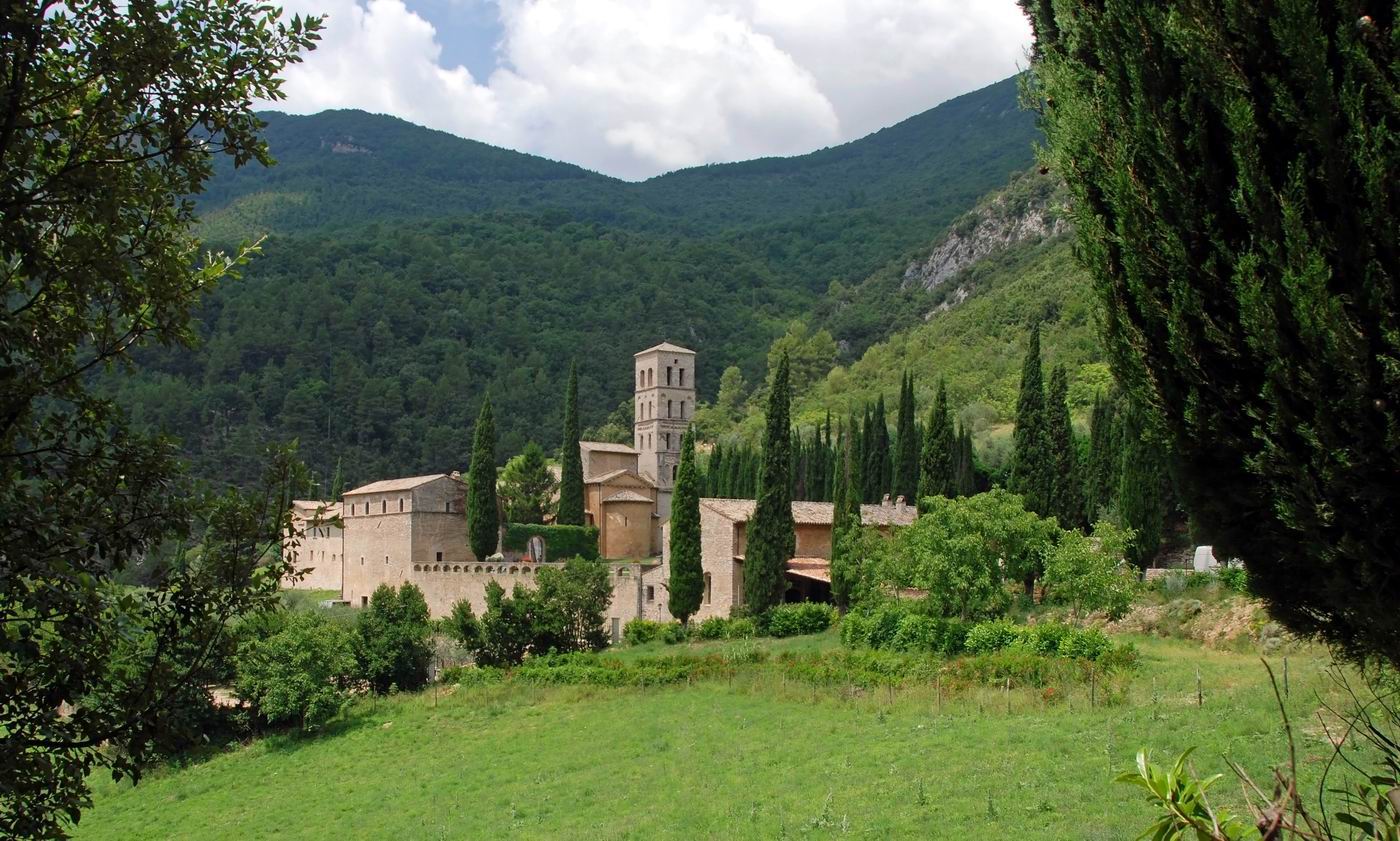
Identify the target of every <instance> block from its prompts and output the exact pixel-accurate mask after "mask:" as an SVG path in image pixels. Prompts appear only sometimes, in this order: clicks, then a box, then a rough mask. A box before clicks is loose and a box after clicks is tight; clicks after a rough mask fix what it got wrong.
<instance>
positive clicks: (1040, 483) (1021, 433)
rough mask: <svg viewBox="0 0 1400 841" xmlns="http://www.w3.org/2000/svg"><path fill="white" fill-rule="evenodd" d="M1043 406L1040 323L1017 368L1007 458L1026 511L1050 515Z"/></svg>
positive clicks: (1050, 468)
mask: <svg viewBox="0 0 1400 841" xmlns="http://www.w3.org/2000/svg"><path fill="white" fill-rule="evenodd" d="M1046 415H1047V413H1046V408H1045V383H1044V372H1043V370H1042V368H1041V365H1040V325H1039V324H1036V326H1035V327H1033V328H1031V337H1030V342H1029V343H1028V345H1027V346H1026V361H1025V364H1024V365H1023V366H1022V368H1021V394H1020V397H1019V398H1018V399H1017V401H1016V431H1015V434H1014V444H1015V450H1014V452H1013V454H1012V457H1011V484H1010V488H1011V490H1012V491H1013V492H1015V493H1017V494H1019V495H1020V496H1021V499H1022V500H1023V501H1024V502H1025V505H1026V509H1027V510H1028V511H1034V512H1035V513H1037V514H1041V515H1049V514H1051V513H1052V512H1051V510H1050V507H1051V498H1052V496H1053V493H1054V491H1053V484H1054V470H1055V462H1054V454H1053V453H1052V451H1051V445H1050V429H1049V422H1048V419H1047V416H1046Z"/></svg>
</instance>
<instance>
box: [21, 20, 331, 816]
mask: <svg viewBox="0 0 1400 841" xmlns="http://www.w3.org/2000/svg"><path fill="white" fill-rule="evenodd" d="M3 21H4V23H3V32H4V35H3V37H0V68H3V70H0V76H3V78H4V80H5V81H4V82H3V83H0V87H3V94H0V96H3V101H4V108H3V114H4V116H3V125H4V127H3V129H0V208H3V210H0V266H3V267H4V268H3V270H0V418H3V421H0V464H3V469H0V627H3V629H4V630H3V632H0V663H3V666H0V836H3V837H5V838H32V837H44V838H53V837H62V836H63V835H64V834H66V833H67V831H68V828H69V827H70V826H71V825H72V824H73V823H75V822H77V821H78V819H79V817H80V815H81V812H82V809H83V808H85V807H86V806H87V805H88V804H89V802H90V798H89V795H88V782H87V781H88V780H89V779H90V778H93V777H98V776H103V775H104V774H107V773H110V774H111V775H112V776H113V777H115V778H116V779H118V780H120V779H123V778H126V779H132V780H134V779H136V778H138V777H139V775H140V773H141V769H142V767H143V766H145V765H146V764H147V763H148V762H149V761H151V760H152V759H154V758H155V757H156V755H157V752H158V751H160V750H161V748H162V746H163V745H167V744H171V743H172V742H174V741H184V735H185V731H186V729H187V727H188V726H189V725H191V724H195V723H196V720H197V718H198V717H199V716H200V714H201V713H200V710H201V709H203V710H207V709H208V707H209V704H208V693H207V691H205V690H204V689H203V688H202V687H203V686H204V685H205V684H207V683H211V682H213V681H214V680H215V679H216V677H217V676H218V673H220V672H225V671H226V668H225V667H226V665H227V664H226V663H225V662H220V663H216V662H215V661H216V660H221V659H222V658H223V657H224V655H225V654H226V653H227V650H228V645H227V642H228V636H227V634H228V631H229V627H230V623H231V622H232V620H233V619H235V618H236V617H238V616H240V615H242V614H245V613H249V612H259V611H263V610H269V609H271V608H272V607H273V606H274V604H275V598H276V597H275V593H274V590H275V587H276V582H277V580H278V579H279V578H280V577H281V576H282V575H283V574H284V573H285V572H286V571H287V569H288V567H287V564H286V563H285V561H284V559H283V558H281V557H279V556H280V553H279V552H278V551H277V550H276V546H277V542H278V538H279V534H280V532H281V530H282V529H283V528H284V527H285V526H286V525H287V522H286V521H285V519H284V517H283V510H282V508H283V507H285V504H286V501H287V494H288V493H291V492H295V493H305V492H307V491H309V490H310V487H311V486H310V483H309V482H307V481H304V480H305V478H306V477H305V476H304V475H297V474H296V471H294V470H293V469H292V464H291V460H290V459H289V458H288V457H287V456H286V455H284V454H279V455H276V456H275V457H274V458H272V459H270V460H272V461H275V462H276V468H275V471H274V472H273V473H270V474H269V475H268V478H270V479H272V480H273V481H271V482H270V483H268V484H267V485H266V486H265V487H261V488H259V490H258V492H257V493H250V494H249V495H248V496H246V497H245V496H241V495H238V494H228V495H226V496H223V497H214V496H211V495H209V494H206V493H203V492H199V491H197V490H196V489H195V488H193V487H192V486H191V483H189V482H188V481H187V480H186V479H185V478H184V477H183V468H182V466H181V464H180V460H179V459H178V457H177V454H176V452H175V451H174V446H173V444H172V442H170V441H169V440H167V439H164V438H160V437H157V436H153V435H148V434H145V433H147V432H150V431H152V430H151V429H150V427H149V426H148V425H147V424H145V423H142V422H141V420H140V419H139V418H137V419H133V418H132V417H131V415H129V414H127V413H126V412H124V411H122V410H121V409H120V408H119V407H118V404H117V403H116V402H114V401H112V400H109V399H108V398H110V397H111V392H112V391H115V390H117V389H118V388H119V387H124V386H129V385H131V384H132V382H133V380H134V378H133V377H130V376H128V374H130V373H131V372H132V369H131V367H130V365H129V363H130V362H132V361H133V359H132V351H134V350H136V349H139V348H141V347H143V346H145V347H154V346H156V345H159V346H161V347H162V348H163V350H162V352H164V353H166V354H168V355H170V356H173V357H179V356H185V355H186V354H189V353H190V350H189V345H190V344H191V343H192V340H193V339H194V338H195V335H196V332H197V331H196V330H195V329H193V327H192V325H191V313H192V311H194V310H196V309H198V308H199V307H200V306H201V305H202V304H203V302H204V300H205V295H206V293H207V292H209V291H210V290H212V289H214V288H215V287H216V286H217V285H218V284H219V283H220V282H221V281H225V280H232V279H234V278H235V277H236V276H237V274H238V271H239V267H240V266H241V265H242V264H243V263H245V262H246V261H247V260H248V259H250V258H251V257H253V256H254V255H255V254H256V249H255V248H251V247H247V246H244V247H238V248H235V249H233V250H232V251H231V253H230V254H228V255H225V254H223V253H212V254H208V255H205V254H204V253H203V250H202V249H201V248H200V244H199V242H198V240H197V239H196V237H195V236H194V232H193V230H192V226H193V221H194V218H193V212H192V207H191V205H190V203H189V202H186V201H183V200H182V197H184V196H187V195H190V194H192V193H198V192H200V191H201V190H202V189H203V188H204V186H205V185H206V184H207V183H208V182H209V180H210V176H211V175H212V172H213V168H214V158H215V157H218V158H226V159H227V160H228V162H229V164H230V169H231V168H232V166H233V165H243V164H247V163H249V162H258V163H263V164H267V163H270V162H271V156H270V155H269V154H268V150H267V147H266V145H265V144H264V143H263V140H262V138H261V137H260V134H259V130H260V129H261V127H262V126H261V124H260V123H259V121H258V119H257V117H256V116H255V115H254V114H253V112H252V109H251V106H252V103H254V102H268V101H276V100H277V99H280V98H281V94H280V82H279V80H278V79H277V76H278V75H279V74H280V73H281V72H282V69H283V67H284V66H285V65H286V64H288V63H289V62H293V61H295V60H296V57H297V55H298V54H299V53H301V52H303V51H305V50H308V49H310V48H311V47H312V46H313V45H314V42H315V40H316V39H317V37H318V36H317V31H318V30H319V29H320V20H319V18H311V19H303V18H301V17H291V18H282V17H280V16H278V15H272V14H269V13H268V9H267V8H266V7H263V6H260V5H257V4H250V3H238V2H230V1H229V0H190V2H183V3H138V4H131V3H98V2H91V0H72V2H66V3H62V4H57V3H37V2H26V3H7V4H5V7H4V12H3ZM94 372H105V373H104V382H105V384H106V385H107V386H108V387H106V388H95V387H94V381H93V376H92V375H93V374H94ZM137 376H138V377H139V376H140V375H139V374H138V375H137ZM153 404H158V401H154V403H153ZM243 443H244V444H245V445H246V446H245V447H244V449H242V451H241V454H240V455H241V457H242V459H243V462H242V464H241V465H240V470H239V472H240V474H242V480H243V484H242V487H244V488H252V487H256V486H259V485H260V484H262V482H263V478H264V477H263V471H264V465H265V461H266V460H265V459H264V458H262V457H261V456H260V454H261V453H263V452H265V442H264V441H262V440H258V439H257V438H256V437H254V438H252V439H251V440H245V441H244V442H243ZM221 487H224V486H223V485H221ZM201 543H202V544H203V545H200V544H201ZM191 544H193V545H194V546H193V548H189V547H191ZM132 584H135V585H139V586H128V585H132ZM70 704H71V705H72V706H73V708H75V710H76V711H75V712H73V713H71V714H70V713H69V712H68V709H67V705H70Z"/></svg>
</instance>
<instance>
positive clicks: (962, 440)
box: [953, 424, 977, 496]
mask: <svg viewBox="0 0 1400 841" xmlns="http://www.w3.org/2000/svg"><path fill="white" fill-rule="evenodd" d="M957 442H958V448H957V449H958V459H957V467H956V469H955V471H954V477H953V478H954V487H953V492H954V493H955V494H957V495H958V496H972V495H974V494H976V493H977V463H976V460H975V458H974V457H973V454H972V433H971V432H969V431H968V430H967V429H966V428H965V427H963V426H962V425H961V424H959V425H958V437H957Z"/></svg>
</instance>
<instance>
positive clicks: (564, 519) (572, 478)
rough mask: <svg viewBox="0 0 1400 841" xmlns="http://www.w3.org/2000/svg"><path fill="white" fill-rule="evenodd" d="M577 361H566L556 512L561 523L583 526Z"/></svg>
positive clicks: (556, 519)
mask: <svg viewBox="0 0 1400 841" xmlns="http://www.w3.org/2000/svg"><path fill="white" fill-rule="evenodd" d="M578 439H579V430H578V363H577V362H571V363H569V385H568V387H567V389H566V390H565V392H564V444H563V449H562V450H561V451H560V453H559V511H558V513H557V515H556V516H555V520H554V521H555V522H556V523H558V524H559V525H561V526H581V525H583V456H582V455H581V454H580V452H579V443H578Z"/></svg>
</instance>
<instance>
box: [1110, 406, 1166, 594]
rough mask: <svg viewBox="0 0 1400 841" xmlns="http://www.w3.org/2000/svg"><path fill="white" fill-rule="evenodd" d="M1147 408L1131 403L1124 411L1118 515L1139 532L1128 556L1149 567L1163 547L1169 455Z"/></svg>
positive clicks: (1119, 470)
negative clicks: (1157, 438)
mask: <svg viewBox="0 0 1400 841" xmlns="http://www.w3.org/2000/svg"><path fill="white" fill-rule="evenodd" d="M1151 435H1152V432H1151V429H1150V426H1149V424H1148V423H1147V420H1146V417H1145V413H1144V412H1143V410H1141V409H1139V408H1137V407H1135V406H1132V405H1129V406H1128V407H1126V411H1125V412H1124V413H1123V419H1122V421H1121V423H1120V433H1119V437H1120V440H1121V441H1122V445H1123V446H1122V451H1121V453H1120V455H1119V459H1120V461H1119V464H1120V467H1119V469H1118V517H1119V519H1120V520H1121V521H1122V523H1123V525H1125V526H1127V527H1128V528H1130V529H1132V530H1133V531H1135V532H1136V533H1137V536H1136V537H1135V538H1134V539H1133V544H1132V546H1131V547H1130V548H1129V551H1128V559H1129V560H1131V561H1132V562H1133V563H1135V564H1137V565H1138V566H1140V567H1146V566H1147V565H1148V564H1149V563H1151V561H1152V559H1153V558H1154V557H1156V555H1157V552H1158V550H1160V549H1161V548H1162V535H1163V532H1164V525H1165V523H1166V519H1167V494H1166V488H1165V484H1166V481H1167V478H1166V473H1167V459H1166V454H1165V452H1164V451H1163V449H1162V446H1161V444H1159V443H1158V442H1156V441H1154V440H1153V439H1152V437H1151Z"/></svg>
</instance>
